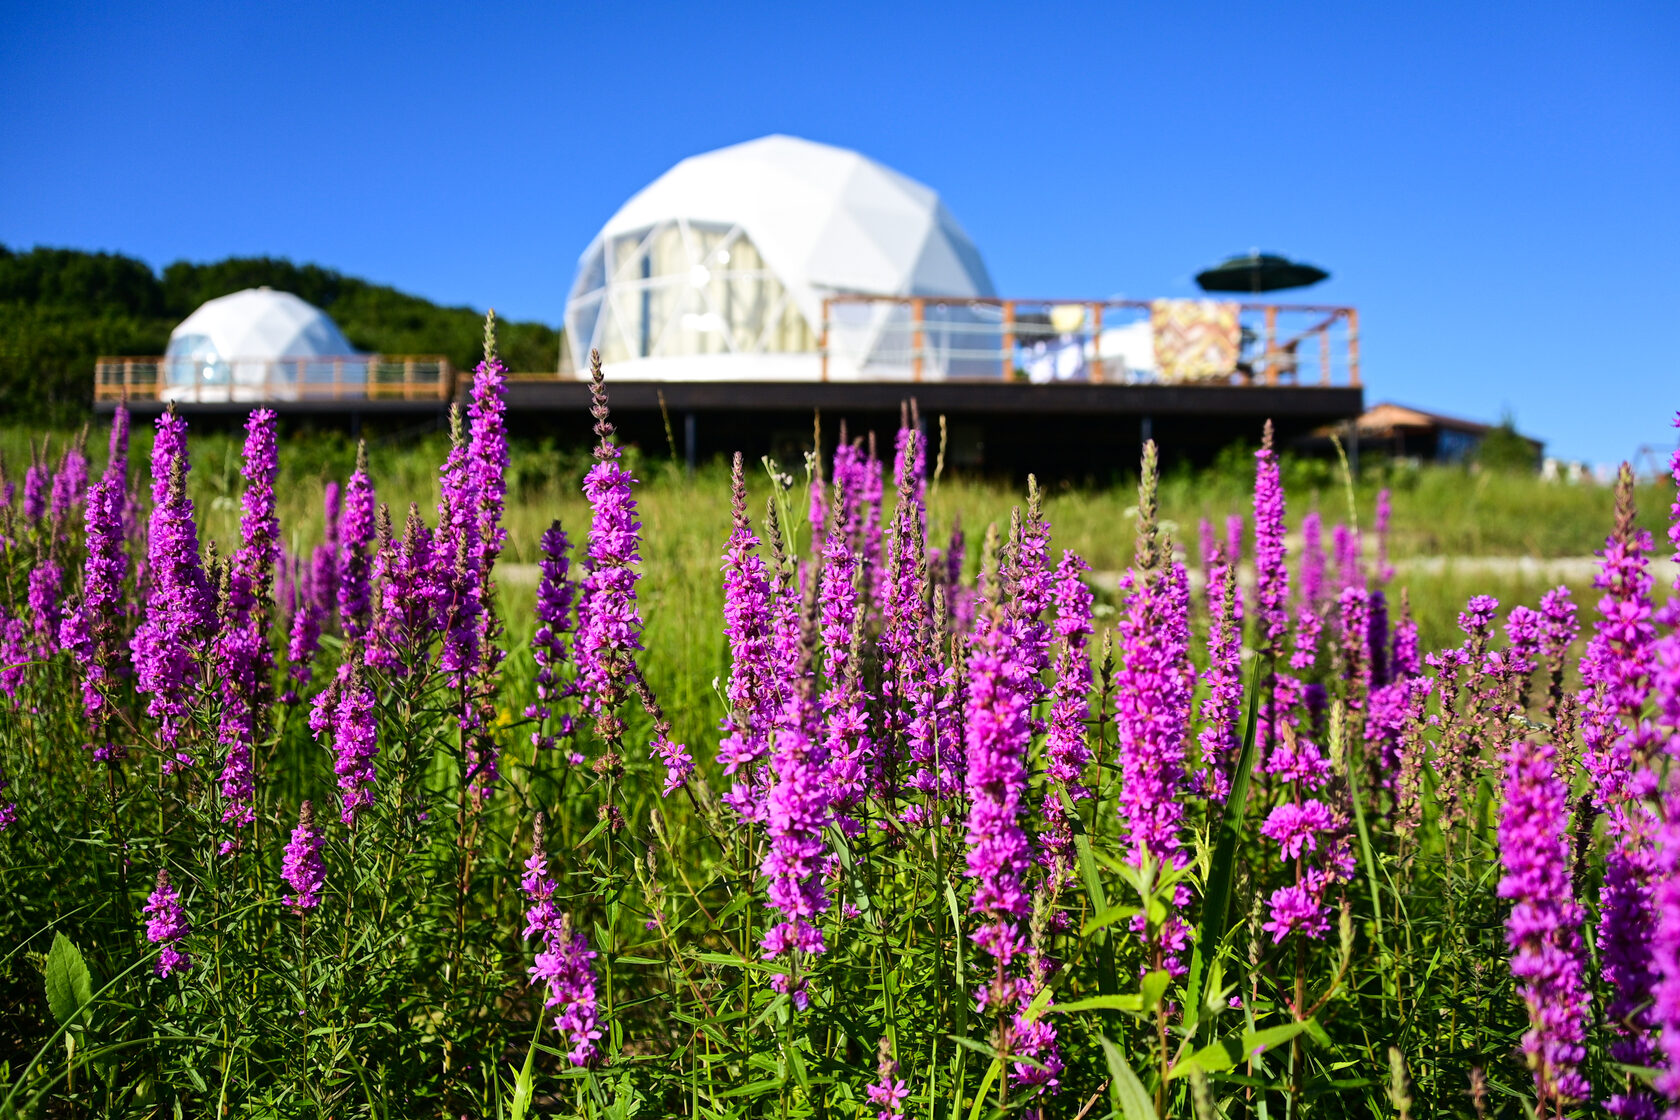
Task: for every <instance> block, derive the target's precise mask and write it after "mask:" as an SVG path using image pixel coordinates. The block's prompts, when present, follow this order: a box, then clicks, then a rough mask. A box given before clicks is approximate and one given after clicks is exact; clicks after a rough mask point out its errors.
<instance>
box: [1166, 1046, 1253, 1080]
mask: <svg viewBox="0 0 1680 1120" xmlns="http://www.w3.org/2000/svg"><path fill="white" fill-rule="evenodd" d="M1240 1061H1242V1049H1241V1047H1240V1046H1238V1045H1237V1044H1236V1041H1235V1040H1234V1039H1222V1040H1221V1041H1219V1042H1210V1043H1208V1044H1207V1045H1206V1046H1204V1047H1202V1048H1201V1049H1200V1050H1198V1051H1196V1052H1195V1053H1194V1054H1191V1055H1190V1056H1189V1057H1188V1058H1184V1059H1181V1060H1180V1061H1177V1062H1174V1063H1173V1066H1172V1068H1171V1069H1169V1070H1168V1071H1167V1080H1168V1081H1176V1080H1178V1079H1179V1078H1180V1077H1183V1076H1185V1075H1186V1074H1188V1073H1189V1072H1190V1071H1191V1070H1192V1069H1199V1070H1201V1071H1202V1072H1203V1073H1224V1072H1225V1071H1226V1070H1228V1069H1230V1068H1231V1067H1232V1066H1234V1065H1236V1064H1237V1063H1238V1062H1240Z"/></svg>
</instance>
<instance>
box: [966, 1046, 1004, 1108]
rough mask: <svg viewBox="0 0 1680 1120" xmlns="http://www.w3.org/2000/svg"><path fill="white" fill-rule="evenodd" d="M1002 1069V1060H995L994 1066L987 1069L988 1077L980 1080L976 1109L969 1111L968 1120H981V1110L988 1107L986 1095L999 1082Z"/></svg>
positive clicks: (975, 1103) (975, 1100) (975, 1096)
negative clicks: (993, 1083)
mask: <svg viewBox="0 0 1680 1120" xmlns="http://www.w3.org/2000/svg"><path fill="white" fill-rule="evenodd" d="M1002 1069H1003V1059H1002V1058H993V1059H992V1064H991V1065H989V1066H987V1067H986V1076H984V1077H982V1078H981V1079H980V1088H979V1090H978V1091H977V1092H976V1093H975V1094H974V1107H973V1108H970V1109H969V1110H968V1120H980V1110H981V1109H982V1108H984V1107H986V1093H987V1092H988V1091H989V1090H990V1089H991V1087H992V1082H993V1081H996V1080H997V1075H998V1073H999V1072H1000V1071H1001V1070H1002Z"/></svg>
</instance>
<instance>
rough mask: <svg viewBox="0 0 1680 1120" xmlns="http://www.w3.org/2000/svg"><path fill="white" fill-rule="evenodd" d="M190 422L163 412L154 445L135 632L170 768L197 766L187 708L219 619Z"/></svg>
mask: <svg viewBox="0 0 1680 1120" xmlns="http://www.w3.org/2000/svg"><path fill="white" fill-rule="evenodd" d="M186 427H187V426H186V421H184V420H182V419H180V418H179V417H177V416H176V415H175V414H174V411H173V410H171V411H169V412H166V413H165V414H164V415H163V416H161V417H159V418H158V424H157V428H158V434H157V439H156V440H155V441H154V442H153V444H152V494H153V503H154V504H153V507H152V517H151V526H150V530H149V533H148V541H147V567H148V569H149V571H150V575H151V590H150V593H149V595H148V596H147V599H146V609H145V615H144V617H143V618H142V619H141V621H140V626H139V628H138V629H137V630H136V631H135V634H134V638H133V641H132V642H131V649H132V650H133V654H134V672H135V689H136V691H138V692H139V693H140V694H141V695H143V696H146V697H148V701H147V705H146V714H147V715H149V716H150V717H151V718H153V719H155V720H157V721H158V739H159V746H160V748H161V749H162V751H163V756H164V768H165V770H166V771H167V770H173V769H174V768H176V767H177V766H181V765H190V764H191V763H192V759H191V758H190V757H189V756H188V755H187V754H186V753H185V752H184V749H183V748H184V746H185V744H184V743H183V738H184V736H185V734H186V723H187V714H188V712H189V711H190V709H191V707H192V705H193V702H194V700H195V699H196V698H197V696H198V665H197V660H198V653H199V651H200V650H201V649H202V646H203V639H204V635H205V632H206V631H207V630H209V628H210V625H211V622H212V618H211V595H210V593H209V589H208V588H207V587H206V586H205V582H204V571H203V569H202V568H201V567H200V564H199V557H198V528H197V526H196V525H195V524H194V522H193V503H192V499H191V498H189V497H187V492H186V487H187V471H188V469H189V464H188V462H187V452H186Z"/></svg>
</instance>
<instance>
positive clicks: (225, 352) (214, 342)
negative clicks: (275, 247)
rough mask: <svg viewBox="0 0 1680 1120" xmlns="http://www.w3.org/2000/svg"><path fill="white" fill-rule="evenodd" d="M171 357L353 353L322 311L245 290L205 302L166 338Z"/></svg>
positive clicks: (286, 295) (283, 295)
mask: <svg viewBox="0 0 1680 1120" xmlns="http://www.w3.org/2000/svg"><path fill="white" fill-rule="evenodd" d="M167 353H168V354H169V356H171V357H186V356H193V357H201V358H222V359H230V358H268V359H272V358H307V357H316V356H320V357H334V356H346V355H351V354H355V353H356V348H355V347H354V346H352V345H350V340H349V339H347V338H345V337H344V334H343V332H341V331H340V330H339V329H338V325H337V324H336V323H334V322H333V321H332V319H331V318H329V317H328V315H327V313H326V312H325V311H322V310H321V309H320V308H319V307H316V306H314V305H313V304H311V303H307V302H305V301H304V300H302V299H299V298H298V297H297V296H295V295H293V294H292V293H290V292H279V291H275V290H273V289H272V288H246V289H245V290H244V291H242V292H234V293H233V294H232V295H226V296H219V297H217V298H216V299H212V300H207V301H206V302H205V303H204V304H203V305H202V306H200V307H199V309H198V310H197V311H194V312H193V313H192V314H191V315H188V316H187V317H186V318H185V319H183V320H181V323H180V325H179V326H177V327H176V328H175V329H174V330H173V331H171V332H170V334H169V349H168V351H167Z"/></svg>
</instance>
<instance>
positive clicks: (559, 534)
mask: <svg viewBox="0 0 1680 1120" xmlns="http://www.w3.org/2000/svg"><path fill="white" fill-rule="evenodd" d="M541 544H542V559H541V560H540V561H539V562H538V565H537V567H538V569H539V571H540V573H541V575H540V578H539V579H538V582H537V630H536V633H535V634H533V635H532V636H531V656H532V657H533V658H534V659H535V661H536V663H537V678H536V688H537V698H536V702H535V703H533V704H531V705H530V706H529V707H527V708H526V709H525V718H526V719H534V720H536V721H537V729H536V730H535V731H533V732H531V745H532V746H534V747H536V748H537V750H539V751H544V750H553V749H554V744H555V741H556V740H557V739H569V738H571V735H572V730H573V727H572V717H571V716H569V715H566V716H561V717H560V720H559V722H558V723H557V724H556V723H551V722H550V721H551V720H553V718H554V705H555V704H557V703H559V702H561V701H562V700H565V699H566V698H568V697H570V696H571V695H572V694H573V690H572V682H571V681H569V680H563V679H561V673H562V672H564V670H565V667H566V661H567V645H566V639H567V635H569V634H570V633H571V630H572V600H573V599H574V597H575V596H576V594H577V584H576V583H575V582H574V581H573V580H572V579H571V576H570V566H571V559H570V557H569V556H568V555H567V553H568V552H569V551H570V549H571V542H569V541H568V540H567V539H566V531H565V530H564V529H562V528H561V527H560V522H559V521H555V522H554V523H553V524H551V525H550V526H549V527H548V529H547V531H545V532H544V533H543V535H542V542H541Z"/></svg>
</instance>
